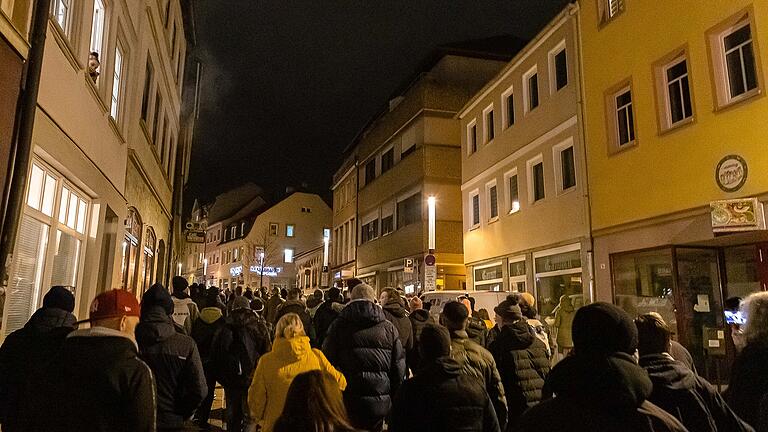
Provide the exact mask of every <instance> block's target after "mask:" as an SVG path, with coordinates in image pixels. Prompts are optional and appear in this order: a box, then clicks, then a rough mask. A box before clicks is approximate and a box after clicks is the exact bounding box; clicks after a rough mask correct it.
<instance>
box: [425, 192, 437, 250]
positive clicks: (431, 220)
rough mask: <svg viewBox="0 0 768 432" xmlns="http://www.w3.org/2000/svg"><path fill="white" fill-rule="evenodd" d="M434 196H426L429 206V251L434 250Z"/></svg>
mask: <svg viewBox="0 0 768 432" xmlns="http://www.w3.org/2000/svg"><path fill="white" fill-rule="evenodd" d="M435 201H436V200H435V197H434V195H430V196H429V198H427V206H428V207H429V250H430V252H432V251H434V250H435Z"/></svg>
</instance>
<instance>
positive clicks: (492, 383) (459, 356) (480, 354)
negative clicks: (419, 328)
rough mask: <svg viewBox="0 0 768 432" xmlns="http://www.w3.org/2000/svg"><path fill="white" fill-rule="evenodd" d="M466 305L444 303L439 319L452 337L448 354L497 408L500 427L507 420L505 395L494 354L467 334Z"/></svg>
mask: <svg viewBox="0 0 768 432" xmlns="http://www.w3.org/2000/svg"><path fill="white" fill-rule="evenodd" d="M468 320H469V312H468V311H467V308H466V307H465V306H464V305H463V304H461V303H459V302H456V301H451V302H448V303H446V304H445V306H443V312H442V313H441V314H440V323H441V324H442V325H444V326H445V327H446V328H447V329H448V332H449V334H450V337H451V358H452V359H454V360H456V362H457V363H458V364H459V365H460V366H461V371H462V372H463V373H464V374H466V375H469V376H471V377H472V378H474V379H476V380H477V381H478V382H479V383H480V384H482V386H483V388H484V389H485V391H486V392H487V393H488V396H489V397H490V398H491V403H492V404H493V408H494V410H495V411H496V418H497V419H498V422H499V427H500V428H501V429H502V430H503V429H504V428H505V427H506V424H507V398H506V397H505V396H504V385H503V384H502V381H501V375H499V370H498V369H497V368H496V360H495V359H494V358H493V355H492V354H491V353H490V352H489V351H488V350H486V349H485V348H483V347H482V346H480V345H478V344H477V343H476V342H475V341H473V340H472V339H470V338H469V335H468V334H467V331H466V330H465V329H466V328H467V321H468Z"/></svg>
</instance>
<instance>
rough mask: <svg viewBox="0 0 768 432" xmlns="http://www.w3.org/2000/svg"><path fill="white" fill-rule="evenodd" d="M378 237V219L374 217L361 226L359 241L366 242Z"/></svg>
mask: <svg viewBox="0 0 768 432" xmlns="http://www.w3.org/2000/svg"><path fill="white" fill-rule="evenodd" d="M378 237H379V220H378V219H374V220H372V221H370V222H368V223H366V224H365V225H363V226H362V232H361V233H360V239H361V240H360V241H361V244H362V243H367V242H369V241H371V240H375V239H377V238H378Z"/></svg>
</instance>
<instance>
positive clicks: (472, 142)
mask: <svg viewBox="0 0 768 432" xmlns="http://www.w3.org/2000/svg"><path fill="white" fill-rule="evenodd" d="M477 150H478V146H477V118H473V119H472V120H471V121H470V122H469V123H467V156H472V155H473V154H475V153H477Z"/></svg>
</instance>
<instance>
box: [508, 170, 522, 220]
mask: <svg viewBox="0 0 768 432" xmlns="http://www.w3.org/2000/svg"><path fill="white" fill-rule="evenodd" d="M504 177H505V178H506V181H505V183H506V184H507V208H509V214H512V213H515V212H517V211H519V210H520V190H519V187H518V184H517V169H516V168H515V169H513V170H512V171H510V172H508V173H507V174H505V175H504Z"/></svg>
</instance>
